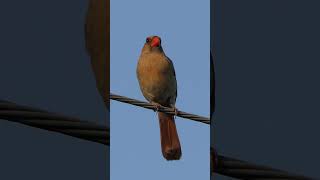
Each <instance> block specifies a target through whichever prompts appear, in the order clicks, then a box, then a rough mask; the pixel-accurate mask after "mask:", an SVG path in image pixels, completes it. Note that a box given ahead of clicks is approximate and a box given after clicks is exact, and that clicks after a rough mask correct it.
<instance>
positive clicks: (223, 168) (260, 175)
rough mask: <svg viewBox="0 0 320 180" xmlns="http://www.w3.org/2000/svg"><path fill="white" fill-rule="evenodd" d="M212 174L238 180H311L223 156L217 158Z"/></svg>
mask: <svg viewBox="0 0 320 180" xmlns="http://www.w3.org/2000/svg"><path fill="white" fill-rule="evenodd" d="M214 172H216V173H218V174H221V175H225V176H228V177H233V178H238V179H248V180H251V179H257V180H263V179H266V180H267V179H269V180H275V179H279V180H284V179H292V180H294V179H295V180H300V179H301V180H303V179H305V180H308V179H311V178H309V177H306V176H301V175H296V174H291V173H288V172H285V171H281V170H277V169H274V168H269V167H266V166H260V165H255V164H251V163H248V162H245V161H241V160H237V159H234V158H229V157H225V156H218V164H217V168H216V169H214Z"/></svg>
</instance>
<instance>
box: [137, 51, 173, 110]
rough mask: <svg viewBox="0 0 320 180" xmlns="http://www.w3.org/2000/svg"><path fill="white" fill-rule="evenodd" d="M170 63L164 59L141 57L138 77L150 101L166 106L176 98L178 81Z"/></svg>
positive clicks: (142, 89)
mask: <svg viewBox="0 0 320 180" xmlns="http://www.w3.org/2000/svg"><path fill="white" fill-rule="evenodd" d="M171 71H172V68H171V67H170V64H169V62H168V61H167V60H166V59H162V57H143V56H142V57H140V59H139V62H138V66H137V76H138V80H139V85H140V89H141V91H142V93H143V95H144V96H145V98H146V99H147V100H148V101H153V102H157V103H160V104H165V103H166V101H167V99H168V98H169V97H171V96H175V91H176V79H175V77H174V73H173V72H171Z"/></svg>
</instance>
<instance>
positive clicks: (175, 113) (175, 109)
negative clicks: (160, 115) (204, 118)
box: [173, 106, 179, 116]
mask: <svg viewBox="0 0 320 180" xmlns="http://www.w3.org/2000/svg"><path fill="white" fill-rule="evenodd" d="M173 111H174V115H175V116H178V114H179V111H178V108H176V107H175V106H173Z"/></svg>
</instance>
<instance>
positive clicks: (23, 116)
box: [0, 100, 109, 145]
mask: <svg viewBox="0 0 320 180" xmlns="http://www.w3.org/2000/svg"><path fill="white" fill-rule="evenodd" d="M0 119H5V120H8V121H11V122H16V123H21V124H25V125H28V126H32V127H36V128H40V129H45V130H49V131H54V132H59V133H62V134H66V135H69V136H73V137H77V138H81V139H85V140H89V141H93V142H97V143H101V144H105V145H109V129H108V128H107V127H104V126H101V125H97V124H94V123H92V122H88V121H83V120H80V119H77V118H72V117H68V116H63V115H59V114H56V113H51V112H47V111H44V110H40V109H36V108H32V107H28V106H21V105H18V104H15V103H12V102H9V101H1V100H0Z"/></svg>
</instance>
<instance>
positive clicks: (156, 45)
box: [143, 36, 163, 52]
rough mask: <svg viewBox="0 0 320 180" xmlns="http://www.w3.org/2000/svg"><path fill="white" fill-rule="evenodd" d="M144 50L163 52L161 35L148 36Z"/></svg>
mask: <svg viewBox="0 0 320 180" xmlns="http://www.w3.org/2000/svg"><path fill="white" fill-rule="evenodd" d="M143 50H144V51H145V52H146V51H147V52H162V51H163V50H162V46H161V38H160V37H159V36H149V37H147V38H146V42H145V44H144V48H143Z"/></svg>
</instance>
